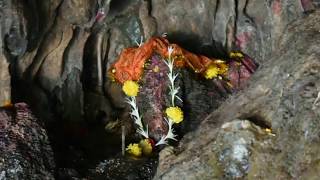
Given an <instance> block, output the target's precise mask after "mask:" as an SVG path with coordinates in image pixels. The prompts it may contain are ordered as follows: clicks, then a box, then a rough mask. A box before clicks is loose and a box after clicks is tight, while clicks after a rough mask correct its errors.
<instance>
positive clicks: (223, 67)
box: [217, 62, 228, 74]
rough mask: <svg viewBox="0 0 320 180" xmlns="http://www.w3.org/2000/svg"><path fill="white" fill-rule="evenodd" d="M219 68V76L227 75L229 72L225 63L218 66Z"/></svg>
mask: <svg viewBox="0 0 320 180" xmlns="http://www.w3.org/2000/svg"><path fill="white" fill-rule="evenodd" d="M217 65H218V66H219V72H218V74H226V72H227V71H228V65H227V64H226V63H225V62H222V63H219V64H217Z"/></svg>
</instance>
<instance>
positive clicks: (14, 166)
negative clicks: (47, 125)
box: [0, 103, 55, 179]
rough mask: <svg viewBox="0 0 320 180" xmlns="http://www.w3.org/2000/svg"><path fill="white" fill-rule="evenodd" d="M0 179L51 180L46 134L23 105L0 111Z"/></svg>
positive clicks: (50, 150)
mask: <svg viewBox="0 0 320 180" xmlns="http://www.w3.org/2000/svg"><path fill="white" fill-rule="evenodd" d="M0 152H1V153H0V179H54V168H55V162H54V156H53V151H52V148H51V145H50V142H49V140H48V136H47V132H46V130H45V129H44V128H43V126H42V125H41V123H39V121H38V119H37V118H35V117H34V116H33V114H32V113H31V110H30V109H29V107H28V105H27V104H25V103H17V104H14V106H13V107H11V108H10V109H3V108H1V109H0Z"/></svg>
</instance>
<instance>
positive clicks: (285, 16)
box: [0, 0, 320, 179]
mask: <svg viewBox="0 0 320 180" xmlns="http://www.w3.org/2000/svg"><path fill="white" fill-rule="evenodd" d="M319 7H320V1H319V0H273V1H271V0H270V1H254V0H237V1H235V0H224V1H217V0H211V1H209V0H198V1H194V0H175V1H168V0H149V1H145V0H125V1H116V0H114V1H110V0H78V1H75V0H46V1H39V0H29V1H17V0H0V25H1V29H0V31H1V33H0V34H1V36H0V106H2V105H4V104H5V103H6V102H10V100H11V101H13V102H14V101H16V100H22V99H23V100H25V101H27V102H28V103H29V104H30V105H31V106H32V107H33V108H34V109H35V111H36V112H37V114H39V115H41V120H43V121H45V122H46V123H47V124H50V125H51V124H54V126H50V127H61V126H64V124H72V125H74V127H82V126H83V125H84V124H86V123H88V124H91V125H92V124H96V125H98V126H103V125H106V127H111V126H113V125H114V124H117V125H116V126H115V127H119V122H125V123H126V124H128V126H127V127H128V130H127V132H131V131H130V130H132V128H131V124H130V123H129V122H130V121H128V119H129V118H128V114H127V113H128V109H127V107H126V105H125V104H124V103H123V94H122V92H121V87H120V86H118V85H114V84H113V83H110V79H108V75H107V69H109V67H110V65H111V64H112V63H113V62H114V61H115V60H116V59H117V57H118V55H119V54H120V52H121V50H122V49H123V48H125V47H130V46H136V41H137V42H140V40H141V39H143V40H146V39H148V38H150V37H151V36H153V35H162V34H163V33H167V35H168V38H169V39H170V40H171V41H172V42H178V43H179V45H181V46H182V47H184V48H186V49H188V50H191V51H193V52H195V53H203V54H205V55H208V56H218V57H220V58H226V53H227V52H228V51H230V50H241V51H243V52H245V53H246V54H248V55H249V56H250V57H253V58H254V59H255V60H256V61H257V62H258V63H259V64H260V65H261V70H260V71H259V73H258V74H257V75H256V76H255V78H254V79H253V81H254V82H253V85H251V86H250V88H249V89H247V90H248V91H247V90H246V91H247V92H240V95H238V96H234V97H232V98H231V99H227V100H225V99H224V98H225V97H224V96H223V97H220V96H221V94H219V95H218V94H215V93H213V92H212V91H213V89H212V88H210V87H211V84H207V83H204V82H201V81H199V80H198V79H196V78H194V77H193V76H192V77H190V73H188V72H183V76H184V77H183V78H187V79H189V80H190V81H187V82H185V86H186V92H187V94H188V95H187V99H186V105H185V106H184V107H185V108H186V109H188V111H190V112H191V113H189V114H188V116H189V118H190V121H188V124H185V125H184V126H183V129H184V130H186V131H193V130H194V129H195V127H197V126H198V125H199V124H200V121H201V120H202V119H203V118H204V117H206V116H207V115H208V114H210V113H211V112H212V111H213V110H215V109H216V108H218V106H217V105H216V104H215V103H214V101H215V100H216V99H218V98H221V99H222V101H227V102H225V103H223V105H222V107H220V108H218V109H217V110H216V111H215V113H213V114H211V115H210V116H209V117H208V118H206V120H205V122H204V123H203V124H202V125H201V126H200V127H199V129H200V130H198V131H196V132H195V133H191V134H188V135H187V136H186V137H185V138H184V140H183V142H182V144H184V146H183V147H181V149H182V151H183V152H182V154H181V155H178V156H174V157H175V158H172V159H174V162H177V164H179V163H180V162H185V161H187V160H188V161H190V162H194V163H195V164H197V163H198V165H199V167H205V166H202V164H203V163H204V162H202V161H197V162H196V161H192V158H193V156H194V157H195V156H196V155H195V154H197V156H200V155H201V153H202V152H203V151H205V148H204V147H205V145H206V144H210V143H209V142H211V141H213V140H212V139H214V137H215V136H216V135H217V134H216V133H217V132H218V130H217V128H220V127H221V126H222V124H223V123H225V122H227V121H233V120H235V119H247V120H250V121H252V122H253V123H256V125H258V126H263V127H272V129H273V132H274V133H275V134H276V135H277V136H276V138H277V140H276V141H275V142H272V145H271V146H272V147H273V148H271V149H270V151H267V152H265V151H264V150H261V152H260V150H259V153H258V154H256V155H254V157H252V156H253V155H251V156H250V158H249V159H250V163H251V164H254V166H255V167H257V168H255V169H254V170H252V171H251V169H250V168H249V171H244V170H243V169H245V168H242V169H241V168H240V170H241V171H239V172H241V173H240V174H241V177H242V176H244V177H254V175H257V174H258V175H257V176H258V177H259V173H260V176H261V177H262V176H263V175H268V174H267V172H268V173H269V174H273V170H275V173H274V174H276V175H279V177H283V178H284V179H286V178H288V177H289V178H299V177H300V176H301V177H307V176H309V177H312V175H314V176H316V175H317V172H318V169H319V167H318V164H317V162H315V159H317V154H319V153H316V150H315V149H316V147H317V143H318V141H317V137H318V136H319V132H318V129H319V128H318V127H319V126H318V119H319V113H318V112H319V111H318V104H319V102H318V100H317V99H316V98H317V97H318V96H319V84H318V81H317V78H318V77H317V73H318V64H317V63H318V61H317V56H318V54H319V52H318V49H317V46H316V43H317V42H316V41H317V36H318V34H319V33H318V32H319V27H316V25H317V21H316V20H314V21H313V20H310V17H309V16H310V15H311V17H314V16H315V14H317V13H315V11H317V8H319ZM299 19H301V20H299ZM311 19H312V18H311ZM297 20H299V21H297ZM312 22H313V23H312ZM303 23H306V24H304V25H303ZM303 38H304V39H303ZM11 82H12V83H11ZM198 90H201V91H202V92H203V94H201V93H200V94H199V93H198V92H197V91H198ZM11 92H12V95H11ZM204 94H205V95H204ZM222 101H221V102H222ZM221 102H218V104H220V103H221ZM208 104H209V105H210V106H207V105H208ZM310 104H312V105H310ZM310 114H311V115H310ZM309 115H310V116H309ZM298 117H299V118H300V119H304V121H298ZM119 129H120V128H116V130H114V129H112V131H113V132H115V134H119ZM66 131H67V130H66ZM74 131H76V132H79V131H82V130H81V128H78V129H77V130H74ZM58 133H60V132H58ZM295 135H299V136H295ZM298 137H300V138H298ZM195 138H197V139H196V140H195V142H193V141H192V140H193V139H195ZM93 139H99V138H97V137H95V138H93ZM254 141H256V140H254ZM296 142H299V143H296ZM196 143H198V145H197V144H196ZM225 143H229V142H228V141H226V142H225ZM185 147H187V148H185ZM202 148H204V149H203V150H202ZM253 148H254V147H253ZM190 149H197V150H198V149H200V151H199V152H195V153H190V152H194V151H192V150H190ZM189 150H190V152H188V151H189ZM280 150H281V152H279V151H280ZM189 154H190V155H189ZM253 154H254V153H253ZM288 154H290V156H289V155H288ZM301 154H304V156H301ZM185 155H189V156H190V157H189V156H185ZM191 155H192V156H191ZM270 157H278V159H272V158H270ZM310 157H312V158H310ZM172 159H170V157H169V160H168V162H167V163H170V164H171V165H172V170H171V171H172V172H174V171H180V172H181V173H182V172H190V173H192V172H193V171H192V169H186V170H185V169H183V168H181V167H179V166H177V165H176V164H175V163H173V162H172V161H173V160H172ZM268 159H271V160H272V161H274V163H271V165H270V166H263V164H262V163H260V162H262V161H263V160H268ZM227 160H228V159H227ZM227 160H226V159H224V161H223V162H225V161H227ZM267 162H268V161H267ZM275 162H276V163H277V164H279V165H276V163H275ZM250 163H249V164H250ZM312 163H313V164H314V165H313V166H312V168H311V165H310V164H312ZM240 164H241V163H240ZM255 164H257V165H255ZM265 164H268V163H265ZM269 164H270V163H269ZM184 165H185V167H186V168H187V165H188V164H184ZM309 165H310V166H309ZM230 166H231V165H230ZM190 167H195V166H190ZM241 167H244V166H242V165H241ZM317 168H318V169H317ZM160 169H161V168H160ZM220 169H222V170H223V169H227V167H225V168H220ZM279 169H282V170H285V172H284V171H283V172H282V171H281V172H280V170H279ZM198 170H199V169H198ZM222 170H221V171H220V172H223V171H222ZM263 170H266V172H265V174H264V173H263ZM199 171H200V170H199ZM164 172H166V171H162V170H161V171H159V173H158V174H159V175H161V177H163V178H165V177H166V175H165V173H164ZM271 172H272V173H271ZM1 175H2V174H0V177H1ZM204 177H206V176H204ZM230 177H234V176H230Z"/></svg>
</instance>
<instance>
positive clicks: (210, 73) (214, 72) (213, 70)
mask: <svg viewBox="0 0 320 180" xmlns="http://www.w3.org/2000/svg"><path fill="white" fill-rule="evenodd" d="M218 74H219V68H218V67H217V66H215V65H210V66H209V67H208V68H207V70H206V72H205V73H204V77H205V78H206V79H212V78H215V77H217V76H218Z"/></svg>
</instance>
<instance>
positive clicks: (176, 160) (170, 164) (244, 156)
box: [156, 12, 320, 179]
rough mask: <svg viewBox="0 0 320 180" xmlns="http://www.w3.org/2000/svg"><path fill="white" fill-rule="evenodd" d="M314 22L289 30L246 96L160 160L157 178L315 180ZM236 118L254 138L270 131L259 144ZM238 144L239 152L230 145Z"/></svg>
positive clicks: (319, 67)
mask: <svg viewBox="0 0 320 180" xmlns="http://www.w3.org/2000/svg"><path fill="white" fill-rule="evenodd" d="M319 20H320V13H319V12H315V13H313V14H310V15H308V16H307V17H305V18H302V19H300V20H298V21H295V22H294V23H293V24H292V25H291V26H288V28H287V29H286V31H285V33H284V35H283V37H282V39H281V40H280V41H279V44H280V48H279V50H278V51H279V53H275V54H274V57H273V58H272V59H270V60H269V61H268V63H265V64H264V66H263V67H262V68H261V69H260V70H258V72H257V73H256V74H255V75H254V76H253V78H252V82H251V83H250V86H249V87H248V88H247V89H246V91H245V92H242V93H240V94H239V95H235V96H233V97H231V98H230V99H228V100H227V102H225V103H223V104H222V105H221V106H220V107H219V108H218V109H217V110H216V111H214V112H213V113H211V114H210V115H209V116H208V117H207V118H206V119H205V121H203V123H202V124H201V125H200V126H199V128H198V130H197V131H195V132H192V133H189V134H187V135H186V136H185V137H184V139H183V140H182V141H181V142H180V146H179V147H178V148H177V149H176V151H175V152H174V153H171V154H170V153H169V154H166V155H165V156H161V155H160V161H159V164H160V165H159V167H158V172H157V176H156V177H157V178H156V179H171V178H172V177H177V176H179V177H181V178H187V177H188V179H197V178H198V177H203V179H212V178H223V177H225V178H249V179H250V178H259V179H270V178H274V177H277V178H278V179H296V178H302V179H305V178H311V179H312V178H315V177H317V176H318V175H319V173H318V170H319V163H317V162H318V161H319V158H320V157H319V148H318V144H319V138H318V137H319V136H318V135H319V127H320V123H319V120H320V114H319V102H318V99H319V88H320V81H319V71H320V61H319V58H318V57H317V54H319V52H320V48H319V45H318V44H319V41H320V36H319V35H320V34H319V28H320V27H319V24H318V23H316V22H318V21H319ZM237 118H242V119H243V118H245V119H248V120H249V121H250V122H251V123H249V124H251V125H250V126H252V127H254V128H253V129H255V131H257V132H260V131H261V130H260V129H264V128H270V129H272V132H269V134H267V136H266V138H261V137H259V136H257V135H255V136H253V135H252V134H251V133H249V132H246V131H247V130H245V131H244V130H242V129H241V128H240V129H238V130H237V128H234V127H238V126H239V124H240V125H241V126H242V123H239V122H237V121H234V119H237ZM226 122H229V123H226ZM252 123H254V124H255V125H254V126H253V125H252ZM237 124H238V125H237ZM245 124H248V121H246V122H245ZM258 126H259V127H258ZM257 127H258V128H257ZM226 129H231V132H232V131H235V132H234V133H231V134H229V133H226V132H224V131H226ZM228 131H229V130H228ZM243 131H244V132H243ZM267 132H268V130H267ZM243 133H244V134H243ZM223 134H224V135H223ZM228 134H229V135H228ZM250 134H251V135H250ZM259 134H260V133H259ZM236 142H239V143H238V145H237V146H236V147H238V153H235V152H236V149H234V145H232V143H236ZM228 144H229V145H228ZM248 147H250V148H248ZM224 149H225V150H224ZM240 157H241V158H240ZM210 158H211V159H210ZM190 167H194V168H190Z"/></svg>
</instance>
